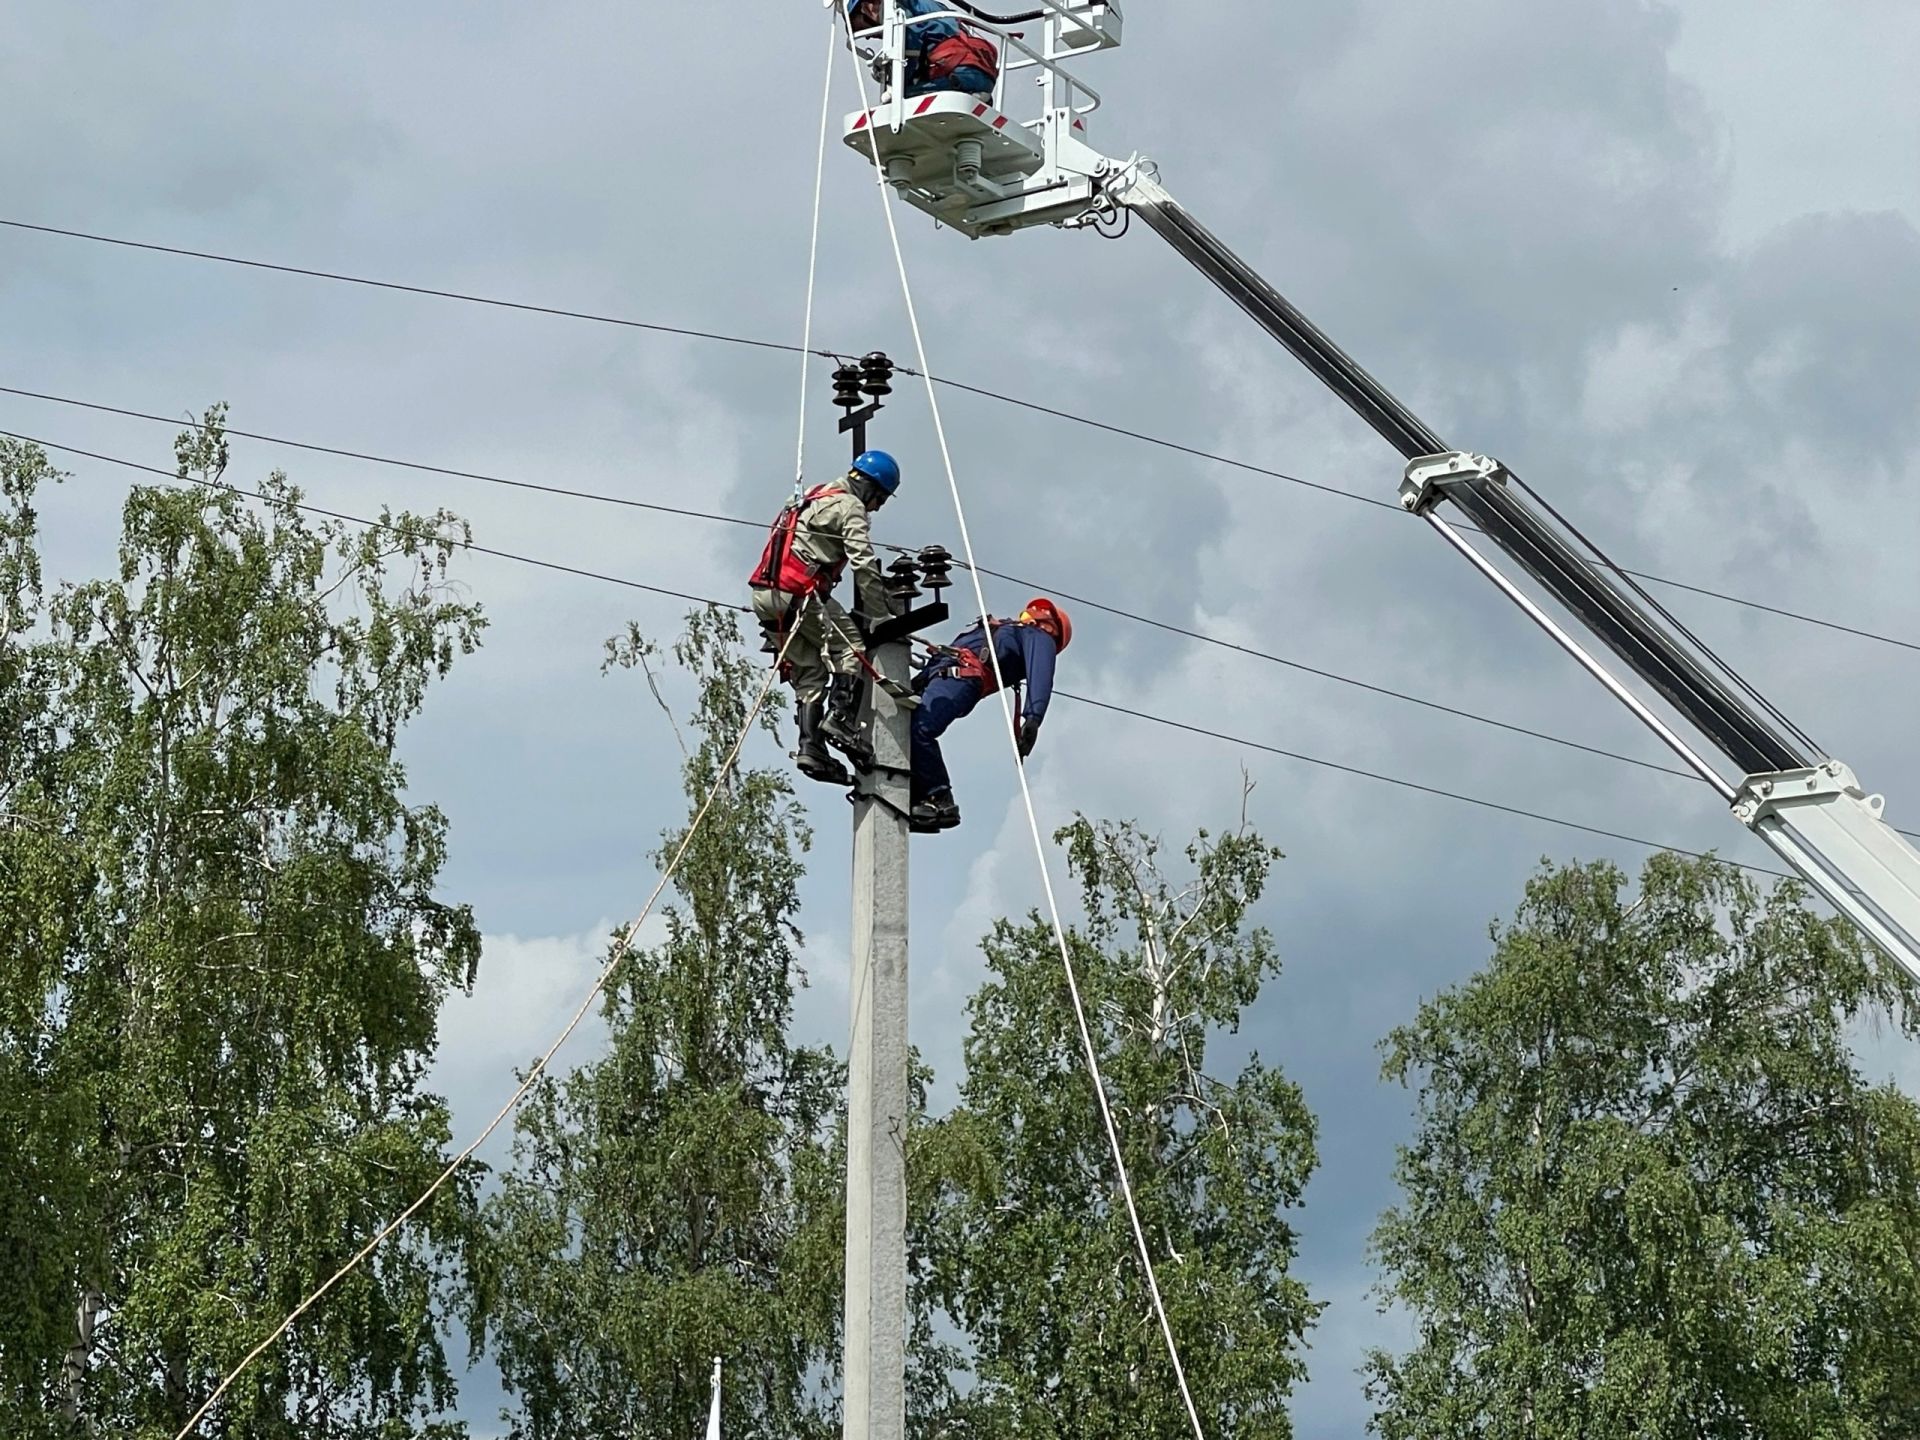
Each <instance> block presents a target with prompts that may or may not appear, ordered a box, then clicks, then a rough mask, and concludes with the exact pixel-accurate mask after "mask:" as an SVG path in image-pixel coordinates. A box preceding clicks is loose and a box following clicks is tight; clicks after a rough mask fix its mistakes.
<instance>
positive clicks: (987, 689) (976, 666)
mask: <svg viewBox="0 0 1920 1440" xmlns="http://www.w3.org/2000/svg"><path fill="white" fill-rule="evenodd" d="M1019 623H1020V622H1019V621H1018V620H993V621H989V622H988V624H987V629H986V633H985V635H984V636H983V637H982V638H983V639H984V640H985V641H986V643H987V644H988V645H991V644H993V637H994V636H995V635H997V634H999V633H1000V631H1002V630H1004V629H1005V628H1006V627H1007V626H1009V625H1018V624H1019ZM933 648H934V649H935V650H937V651H939V652H940V653H941V654H942V655H945V656H946V657H947V658H948V659H949V660H951V661H952V662H953V664H952V665H951V667H950V668H949V669H948V670H947V672H946V673H947V674H948V675H950V676H952V677H953V678H954V679H956V680H971V681H973V682H974V683H975V684H976V685H978V686H979V687H980V696H981V698H982V699H985V698H986V697H987V696H989V695H991V694H993V693H994V692H995V691H997V690H998V689H999V688H1000V679H999V676H998V675H996V674H995V673H994V668H993V666H992V665H990V664H989V663H988V662H987V657H986V654H985V652H984V651H974V650H969V649H967V647H966V646H964V645H936V646H934V647H933Z"/></svg>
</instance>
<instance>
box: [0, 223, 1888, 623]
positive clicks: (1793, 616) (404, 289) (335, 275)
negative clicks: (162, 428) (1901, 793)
mask: <svg viewBox="0 0 1920 1440" xmlns="http://www.w3.org/2000/svg"><path fill="white" fill-rule="evenodd" d="M0 226H4V227H7V228H9V229H14V230H22V231H30V232H32V233H35V234H41V235H55V236H60V237H63V238H65V239H70V240H87V241H91V242H93V243H95V244H99V245H112V246H116V247H119V248H121V249H126V250H141V251H149V252H152V253H154V254H159V255H173V256H180V257H185V258H188V259H193V260H208V261H212V262H214V263H216V264H222V265H238V266H242V267H244V268H247V269H250V270H265V271H272V272H275V273H277V274H283V275H298V276H303V277H305V278H308V279H314V280H331V281H335V282H337V283H339V284H343V285H358V286H364V287H366V288H368V289H374V290H390V291H396V292H399V293H401V294H406V295H425V296H429V297H432V298H434V299H440V300H459V301H463V302H465V303H467V304H470V305H486V306H489V307H492V308H494V309H499V310H515V311H522V312H525V313H527V314H533V315H551V316H558V317H560V318H562V319H567V320H586V321H591V322H593V323H595V324H600V325H617V326H620V327H622V328H625V329H629V330H648V331H653V332H655V333H657V334H662V335H677V336H682V337H685V338H687V339H695V340H711V341H715V342H717V343H720V344H726V345H739V346H744V347H747V348H750V349H756V350H773V351H781V352H785V353H787V354H798V353H799V352H800V350H801V348H802V347H800V346H798V345H793V344H790V343H788V342H786V341H780V340H762V339H758V338H755V337H752V336H745V335H730V334H727V333H725V332H723V331H716V330H698V329H694V328H691V327H687V326H679V325H666V324H660V323H656V322H653V321H646V320H632V319H628V318H626V317H624V316H618V315H603V314H598V313H596V312H593V311H589V310H572V309H566V308H564V307H560V306H554V305H536V304H532V303H528V302H524V301H518V300H503V299H499V298H497V297H494V296H489V295H476V294H472V293H468V292H465V291H459V290H445V289H438V288H435V287H433V286H427V285H409V284H403V283H401V282H398V281H392V280H376V279H372V278H369V277H367V276H363V275H348V274H345V273H342V272H339V271H331V270H318V269H312V268H309V267H306V266H301V265H283V264H279V263H277V262H273V261H267V260H252V259H248V258H246V257H244V256H238V255H224V254H220V253H218V252H216V251H211V250H190V249H187V248H185V247H182V246H178V245H161V244H157V243H155V242H153V241H147V240H129V239H126V238H124V237H121V236H115V235H100V234H95V233H93V232H91V231H86V230H72V229H66V228H63V227H60V226H56V225H38V224H34V223H31V222H29V221H25V220H9V219H5V218H0ZM811 353H812V354H815V355H819V356H822V357H824V358H827V359H841V358H843V356H842V355H841V353H840V352H839V351H834V350H814V351H812V352H811ZM902 373H904V374H908V375H914V376H920V372H918V371H916V370H912V369H907V368H904V367H903V369H902ZM920 378H931V379H932V380H933V382H934V383H935V384H936V385H943V386H946V387H948V388H950V389H954V390H959V391H961V392H963V393H966V394H970V395H975V396H978V397H980V398H981V399H985V400H992V401H994V402H996V403H998V404H1002V405H1011V406H1014V407H1016V408H1018V409H1022V410H1030V411H1033V412H1035V413H1036V414H1041V415H1048V416H1051V417H1053V418H1055V419H1058V420H1065V421H1069V422H1071V423H1073V424H1076V425H1084V426H1087V427H1088V428H1090V429H1094V430H1100V431H1104V432H1106V433H1107V434H1110V435H1116V436H1119V437H1121V438H1123V439H1127V440H1133V441H1137V442H1139V443H1141V444H1145V445H1153V446H1156V447H1158V448H1160V449H1163V450H1168V451H1171V452H1173V453H1175V454H1180V455H1186V456H1188V457H1190V458H1192V459H1196V460H1205V461H1208V462H1209V463H1211V464H1215V465H1224V466H1227V467H1228V468H1230V469H1234V470H1241V471H1245V472H1246V473H1248V474H1253V475H1261V476H1265V477H1266V478H1268V479H1272V480H1281V481H1285V482H1286V483H1287V484H1290V485H1298V486H1301V487H1303V488H1305V489H1308V490H1315V491H1318V492H1320V493H1322V494H1327V495H1334V496H1338V497H1340V498H1342V499H1345V500H1352V501H1357V502H1359V503H1360V504H1363V505H1368V506H1372V507H1373V508H1375V509H1379V510H1391V511H1394V512H1396V513H1404V512H1402V511H1401V508H1400V506H1399V505H1397V504H1395V503H1393V502H1392V501H1389V500H1381V499H1378V498H1376V497H1374V496H1372V495H1365V494H1362V493H1360V492H1359V491H1355V490H1347V489H1344V488H1342V487H1340V486H1338V485H1329V484H1326V483H1324V482H1322V481H1318V480H1308V479H1305V478H1303V477H1301V476H1299V475H1290V474H1288V473H1287V472H1285V471H1283V470H1275V469H1272V468H1270V467H1268V466H1265V465H1256V464H1253V463H1252V462H1251V461H1246V460H1236V459H1234V458H1233V457H1232V456H1229V455H1221V454H1219V453H1217V452H1215V451H1211V450H1204V449H1201V448H1199V447H1198V446H1193V445H1185V444H1182V443H1180V442H1179V441H1176V440H1169V439H1166V438H1165V437H1163V436H1158V435H1151V434H1148V433H1147V432H1145V431H1141V430H1131V429H1128V428H1127V427H1125V426H1121V425H1114V424H1111V423H1109V422H1107V421H1105V420H1096V419H1094V418H1093V417H1092V416H1088V415H1080V414H1077V413H1075V412H1073V411H1070V410H1062V409H1059V408H1057V407H1055V406H1051V405H1045V404H1042V403H1040V402H1038V401H1034V400H1027V399H1023V398H1021V397H1019V396H1016V395H1009V394H1006V393H1005V392H1002V391H998V390H991V389H988V388H986V387H985V386H979V385H969V384H966V383H965V382H962V381H959V380H950V379H947V378H945V377H943V376H939V375H935V376H932V377H920ZM234 433H236V434H238V433H239V432H238V431H236V432H234ZM1618 568H1619V569H1620V571H1621V573H1622V574H1626V575H1631V576H1632V577H1633V578H1634V579H1636V580H1644V581H1647V582H1649V583H1650V584H1655V585H1665V586H1668V587H1669V588H1671V589H1675V590H1682V591H1685V592H1686V593H1688V594H1690V595H1700V596H1704V597H1705V598H1707V599H1710V600H1718V601H1721V602H1722V603H1724V604H1728V605H1738V606H1741V607H1743V608H1745V609H1749V610H1757V611H1761V612H1763V613H1765V614H1768V615H1777V616H1779V617H1781V618H1782V619H1786V620H1794V621H1798V622H1799V623H1800V624H1803V625H1815V626H1818V627H1819V628H1821V629H1823V630H1833V631H1837V632H1839V633H1840V634H1843V635H1852V636H1855V637H1857V638H1859V639H1862V640H1871V641H1874V642H1875V643H1877V644H1881V645H1893V646H1897V647H1898V648H1900V649H1902V650H1910V651H1916V652H1920V642H1916V641H1912V640H1901V639H1897V638H1896V637H1894V636H1891V635H1883V634H1880V633H1879V632H1877V631H1873V630H1867V629H1864V628H1861V627H1859V626H1854V625H1846V624H1842V623H1841V622H1839V621H1837V620H1823V619H1821V618H1820V617H1819V616H1816V615H1808V614H1806V613H1804V612H1802V611H1798V610H1788V609H1785V608H1784V607H1782V606H1778V605H1770V604H1766V603H1764V602H1762V601H1758V600H1749V599H1747V598H1746V597H1744V596H1740V595H1731V594H1728V593H1726V592H1724V591H1720V590H1713V589H1709V588H1707V587H1706V586H1702V585H1693V584H1690V583H1688V582H1686V581H1681V580H1670V579H1668V578H1667V577H1666V576H1663V575H1654V574H1651V573H1649V572H1647V571H1643V570H1630V569H1627V568H1626V567H1624V566H1621V567H1618Z"/></svg>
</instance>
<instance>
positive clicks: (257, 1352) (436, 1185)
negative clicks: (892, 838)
mask: <svg viewBox="0 0 1920 1440" xmlns="http://www.w3.org/2000/svg"><path fill="white" fill-rule="evenodd" d="M792 643H793V637H792V635H791V634H789V635H788V637H787V641H786V644H783V645H782V646H781V647H780V654H779V655H778V656H777V657H776V658H775V659H774V662H773V664H772V665H771V666H770V667H768V670H767V679H766V683H765V684H763V685H762V686H761V687H760V693H759V695H758V696H757V697H756V698H755V699H754V702H753V705H752V708H750V709H749V710H748V711H747V717H746V720H745V721H744V722H743V723H742V725H741V727H740V733H739V735H738V736H736V737H735V739H734V742H733V746H732V748H731V749H729V750H728V751H727V755H726V758H725V759H724V760H723V761H721V764H720V769H719V773H718V774H716V775H715V776H714V781H713V784H712V785H711V786H710V787H709V788H708V790H707V795H706V798H705V799H704V800H702V801H701V802H700V808H699V810H698V811H697V812H695V814H694V817H693V822H692V823H691V824H690V825H688V826H687V833H686V834H685V835H684V836H682V837H681V840H680V844H679V847H678V848H677V849H676V850H675V851H674V852H673V858H672V859H671V860H669V861H668V862H667V866H666V868H665V869H664V870H662V871H661V872H660V878H659V880H658V881H657V882H656V883H655V884H654V887H653V893H652V894H651V895H649V896H648V897H647V903H646V904H645V905H643V906H642V907H641V909H640V913H639V914H638V915H637V916H635V917H634V919H633V922H632V923H631V924H630V925H628V926H627V928H626V929H625V930H624V931H622V932H621V935H620V938H619V939H618V940H617V941H616V942H615V943H614V946H613V951H612V953H611V954H610V955H609V956H608V957H607V963H606V964H605V965H604V966H602V967H601V969H600V974H599V975H598V976H597V977H596V978H595V980H594V982H593V986H592V988H591V989H589V990H588V991H587V994H586V998H585V999H583V1000H582V1001H581V1002H580V1008H579V1009H578V1010H576V1011H575V1012H574V1014H573V1018H572V1019H571V1020H569V1021H568V1022H567V1025H566V1028H565V1029H564V1030H562V1031H561V1032H560V1034H559V1036H558V1037H557V1038H556V1039H555V1040H554V1042H553V1043H552V1044H551V1045H549V1046H548V1047H547V1050H546V1053H545V1054H543V1055H542V1056H541V1057H540V1058H539V1059H538V1060H537V1061H535V1062H534V1065H533V1068H532V1069H530V1070H528V1071H527V1074H526V1078H525V1079H523V1080H522V1081H521V1082H520V1087H519V1088H518V1089H517V1090H515V1091H514V1092H513V1094H512V1096H510V1097H509V1098H508V1100H507V1103H506V1104H504V1105H502V1106H501V1107H500V1110H499V1113H498V1114H496V1115H495V1116H494V1117H493V1119H491V1120H489V1121H488V1122H487V1126H486V1128H485V1129H484V1130H482V1131H481V1132H480V1133H479V1135H477V1136H475V1137H474V1139H473V1140H472V1142H471V1143H469V1144H468V1145H467V1147H466V1149H464V1150H462V1151H461V1152H460V1153H459V1154H458V1155H456V1156H454V1157H453V1159H452V1160H451V1161H449V1162H448V1164H447V1167H446V1169H444V1170H442V1171H441V1172H440V1174H439V1176H438V1177H437V1178H436V1179H435V1180H434V1182H433V1183H432V1184H431V1185H429V1186H428V1187H427V1188H426V1189H425V1190H424V1191H422V1192H421V1194H420V1197H419V1198H418V1199H417V1200H415V1201H414V1202H413V1203H412V1204H411V1205H409V1206H408V1207H407V1208H406V1209H405V1210H402V1211H401V1212H400V1214H399V1215H397V1216H396V1217H394V1219H392V1220H391V1221H389V1222H388V1223H387V1224H386V1225H385V1226H384V1227H382V1228H381V1230H380V1231H379V1232H378V1233H377V1234H376V1235H375V1236H374V1237H373V1238H372V1239H371V1240H369V1241H367V1243H366V1244H365V1245H363V1246H362V1247H361V1248H360V1250H359V1251H358V1252H357V1253H356V1254H355V1255H354V1257H353V1258H352V1259H351V1260H349V1261H347V1263H346V1264H344V1265H342V1266H341V1267H340V1268H339V1269H338V1270H336V1271H335V1272H334V1273H333V1274H332V1275H331V1276H330V1277H328V1279H327V1281H326V1283H325V1284H323V1285H322V1286H320V1288H319V1289H317V1290H315V1291H314V1292H313V1293H312V1294H311V1295H309V1296H308V1297H307V1298H306V1299H304V1300H302V1301H301V1302H300V1303H299V1304H298V1305H296V1306H295V1307H294V1309H293V1311H292V1313H291V1314H289V1315H288V1316H287V1318H286V1319H284V1320H282V1321H281V1322H280V1323H279V1325H277V1326H275V1327H274V1330H273V1332H272V1333H271V1334H270V1335H268V1336H267V1337H266V1339H264V1340H262V1341H261V1342H260V1343H259V1344H258V1345H256V1346H254V1347H253V1349H251V1350H249V1351H248V1352H247V1354H246V1356H245V1358H243V1359H242V1360H241V1361H240V1363H239V1364H238V1365H236V1366H234V1367H233V1370H232V1371H231V1372H230V1373H229V1374H228V1375H227V1377H226V1378H225V1379H223V1380H222V1381H221V1382H220V1383H219V1385H218V1386H216V1387H215V1388H214V1391H213V1393H212V1394H211V1395H209V1396H208V1397H207V1399H206V1403H205V1404H203V1405H201V1407H200V1408H199V1409H198V1410H196V1411H195V1412H194V1413H193V1418H192V1419H190V1420H188V1421H187V1423H186V1424H185V1425H183V1426H182V1427H181V1428H180V1433H179V1434H177V1435H176V1436H174V1440H187V1437H188V1436H189V1435H191V1434H192V1432H193V1427H194V1426H196V1425H198V1424H199V1423H200V1422H201V1420H203V1419H205V1418H206V1416H207V1415H208V1414H209V1413H210V1412H211V1411H212V1409H213V1407H214V1406H215V1405H217V1404H218V1403H219V1402H220V1399H221V1397H222V1396H224V1395H225V1394H226V1393H227V1391H228V1390H230V1389H231V1388H232V1387H233V1384H234V1382H235V1381H237V1380H238V1379H239V1378H240V1377H241V1376H242V1375H244V1374H245V1373H246V1371H247V1367H248V1366H250V1365H252V1364H253V1362H254V1361H255V1360H258V1359H259V1358H260V1357H261V1356H262V1355H264V1354H266V1353H267V1351H268V1350H270V1349H272V1348H273V1345H274V1343H275V1342H276V1341H278V1340H279V1339H280V1337H281V1336H282V1335H285V1334H286V1333H287V1331H289V1330H290V1329H292V1328H293V1326H294V1324H295V1322H297V1321H298V1320H299V1319H300V1317H301V1316H302V1315H304V1314H306V1313H307V1311H309V1310H311V1309H312V1308H313V1307H314V1306H315V1305H317V1304H318V1303H319V1302H320V1300H321V1299H322V1298H324V1297H325V1296H326V1295H327V1293H328V1292H329V1291H331V1290H332V1289H333V1287H334V1286H336V1285H338V1284H339V1283H340V1282H341V1281H342V1280H344V1279H346V1278H347V1276H349V1275H351V1274H352V1273H353V1272H354V1270H355V1269H357V1268H358V1267H359V1265H360V1264H361V1262H362V1261H364V1260H365V1259H366V1258H367V1257H368V1256H369V1255H371V1254H373V1252H374V1251H375V1250H377V1249H379V1248H380V1246H381V1245H382V1244H383V1243H384V1242H385V1241H386V1240H387V1238H388V1237H389V1236H391V1235H393V1234H394V1233H395V1232H396V1231H398V1230H399V1229H400V1228H401V1227H402V1226H404V1225H405V1224H406V1223H407V1221H409V1220H411V1219H412V1218H413V1217H414V1216H415V1215H416V1214H418V1213H419V1212H420V1210H421V1208H422V1207H423V1206H425V1205H426V1203H427V1202H428V1201H429V1200H431V1199H432V1198H433V1197H434V1196H435V1195H436V1194H438V1193H439V1191H440V1189H441V1187H443V1186H444V1185H445V1184H446V1183H447V1181H448V1180H450V1179H452V1178H453V1175H454V1173H455V1172H456V1171H458V1170H459V1169H460V1167H461V1166H462V1165H464V1164H466V1162H467V1161H468V1160H469V1159H471V1158H472V1157H473V1155H474V1152H475V1151H477V1150H479V1148H480V1147H481V1146H482V1145H484V1144H486V1142H487V1141H488V1140H489V1139H491V1138H492V1136H493V1133H494V1131H496V1130H498V1129H499V1128H500V1127H501V1125H503V1124H504V1123H506V1119H507V1117H508V1116H509V1115H511V1114H512V1113H513V1112H514V1110H516V1109H517V1108H518V1107H519V1105H520V1102H521V1101H522V1100H524V1099H525V1098H526V1097H527V1093H528V1092H529V1091H530V1090H532V1089H533V1086H534V1083H535V1082H536V1081H537V1080H538V1079H539V1078H540V1076H541V1075H543V1074H544V1073H545V1072H546V1069H547V1067H548V1066H549V1065H550V1064H551V1063H552V1062H553V1058H554V1056H555V1055H557V1054H559V1052H560V1048H561V1046H563V1045H565V1044H566V1043H567V1041H568V1040H570V1039H572V1038H573V1033H574V1031H576V1030H578V1029H579V1028H580V1025H581V1022H582V1021H584V1020H585V1019H586V1018H587V1012H588V1011H590V1010H591V1009H592V1008H593V1004H594V1001H596V1000H598V999H599V998H600V996H601V994H602V993H603V992H604V991H605V990H606V988H607V982H608V981H609V980H610V979H612V977H613V972H614V971H615V970H616V969H617V968H618V967H619V965H620V964H621V962H622V961H624V960H625V959H626V958H627V956H628V955H629V954H631V953H632V951H633V946H634V942H635V941H636V940H638V939H639V936H640V927H641V926H643V925H644V924H646V922H647V918H648V916H650V915H651V914H652V913H653V907H654V905H655V904H656V903H657V902H658V901H659V899H660V895H661V892H662V891H664V890H665V889H666V888H667V884H668V882H669V881H671V880H672V879H673V877H674V874H675V873H676V872H677V871H678V870H679V868H680V862H681V861H682V860H683V859H685V858H686V854H687V850H688V848H689V847H691V846H692V844H693V841H694V837H695V836H696V835H698V834H699V833H700V827H701V825H702V824H703V823H704V822H705V820H706V818H707V812H708V811H709V810H711V809H712V808H713V802H714V800H715V799H716V798H717V797H718V796H719V794H720V791H721V789H722V787H724V786H725V785H726V783H727V781H728V779H729V777H730V776H731V775H732V774H733V767H734V763H735V761H737V760H738V759H739V757H740V751H741V749H742V748H743V747H744V746H745V745H746V743H747V737H748V736H749V735H751V734H752V733H753V725H754V721H755V720H757V719H758V718H759V716H760V711H761V709H762V708H763V707H764V706H765V705H766V703H767V695H768V694H769V693H770V692H771V691H772V689H773V684H774V681H775V680H777V679H778V678H779V676H780V663H781V661H782V660H784V659H785V658H786V651H787V646H789V645H791V644H792Z"/></svg>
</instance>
